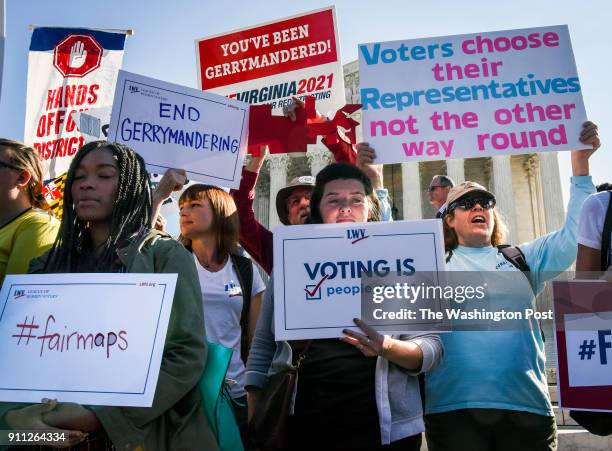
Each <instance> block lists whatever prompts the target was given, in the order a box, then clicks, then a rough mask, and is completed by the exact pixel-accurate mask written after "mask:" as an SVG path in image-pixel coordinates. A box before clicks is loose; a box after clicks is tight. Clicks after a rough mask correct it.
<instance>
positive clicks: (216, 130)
mask: <svg viewBox="0 0 612 451" xmlns="http://www.w3.org/2000/svg"><path fill="white" fill-rule="evenodd" d="M248 129H249V106H248V105H247V104H246V103H243V102H239V101H237V100H233V99H228V98H226V97H221V96H219V95H215V94H209V93H206V92H202V91H200V90H198V89H192V88H187V87H184V86H179V85H175V84H172V83H167V82H164V81H160V80H155V79H152V78H148V77H143V76H142V75H137V74H132V73H130V72H125V71H120V72H119V78H118V80H117V90H116V93H115V102H114V103H113V110H112V113H111V122H110V126H109V129H108V139H109V141H116V142H118V143H122V144H125V145H127V146H129V147H131V148H133V149H134V150H135V151H136V152H138V153H139V154H140V155H142V157H143V158H144V159H145V161H146V163H147V168H148V169H149V171H150V172H155V173H161V174H163V173H164V172H166V169H169V168H180V169H184V170H185V171H187V176H188V178H189V179H190V180H197V181H199V182H203V183H210V184H213V185H220V186H225V187H229V188H238V186H239V185H240V171H241V169H242V160H243V159H244V153H245V151H246V145H247V141H246V140H247V133H248Z"/></svg>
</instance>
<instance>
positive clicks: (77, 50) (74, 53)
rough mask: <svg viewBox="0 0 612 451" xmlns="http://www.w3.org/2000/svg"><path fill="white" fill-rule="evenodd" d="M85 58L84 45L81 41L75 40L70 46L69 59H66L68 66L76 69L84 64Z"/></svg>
mask: <svg viewBox="0 0 612 451" xmlns="http://www.w3.org/2000/svg"><path fill="white" fill-rule="evenodd" d="M86 59H87V50H85V45H84V44H83V42H81V41H77V42H75V43H74V44H73V45H72V47H71V48H70V59H69V60H68V67H70V68H73V69H77V68H79V67H81V66H82V65H83V64H85V60H86Z"/></svg>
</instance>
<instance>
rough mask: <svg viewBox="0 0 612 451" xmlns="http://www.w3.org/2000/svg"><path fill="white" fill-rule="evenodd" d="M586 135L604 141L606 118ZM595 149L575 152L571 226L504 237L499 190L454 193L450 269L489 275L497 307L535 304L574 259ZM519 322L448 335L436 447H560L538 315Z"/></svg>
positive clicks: (430, 414)
mask: <svg viewBox="0 0 612 451" xmlns="http://www.w3.org/2000/svg"><path fill="white" fill-rule="evenodd" d="M580 139H581V141H582V142H583V143H584V144H587V145H593V149H597V148H598V147H599V138H598V135H597V127H596V126H595V125H594V124H592V123H590V122H587V123H585V124H584V128H583V130H582V133H581V136H580ZM593 152H594V150H581V151H573V152H572V175H573V176H572V178H571V185H570V201H569V205H568V208H567V219H566V222H565V224H564V226H563V227H562V228H561V229H560V230H558V231H556V232H553V233H549V234H547V235H545V236H543V237H540V238H537V239H535V240H533V241H530V242H528V243H525V244H522V245H520V247H508V248H504V247H503V246H500V245H501V244H502V243H504V229H505V227H504V223H503V220H502V219H501V217H500V215H499V214H498V212H497V210H496V209H495V204H496V199H495V195H494V194H493V193H491V192H490V191H488V190H487V189H486V188H485V187H483V186H481V185H479V184H477V183H474V182H464V183H462V184H460V185H458V186H456V187H454V188H453V189H452V190H451V191H450V192H449V195H448V199H447V204H446V213H445V216H444V217H443V221H444V237H445V244H446V250H447V252H448V256H447V263H448V269H449V270H450V271H464V272H473V273H479V275H480V276H482V275H483V274H487V273H488V274H489V276H490V278H489V279H488V280H489V283H488V287H487V290H486V293H487V294H486V299H483V300H481V301H479V302H481V303H482V302H486V303H488V304H487V305H488V306H490V307H491V308H492V309H494V310H496V311H497V310H499V309H501V308H502V307H504V308H506V307H508V308H510V309H511V311H512V312H525V311H527V310H528V309H531V310H536V307H535V297H536V295H537V294H538V293H540V292H541V291H542V290H543V288H544V283H545V282H547V281H548V280H550V279H552V278H553V277H554V276H555V275H557V274H559V273H560V272H562V271H564V270H566V269H567V268H569V267H570V265H571V264H572V262H573V261H574V258H575V256H576V249H577V242H576V234H577V229H578V215H579V213H580V208H581V206H582V204H583V202H584V201H585V199H586V198H587V196H588V195H589V194H591V193H592V192H593V191H595V187H594V186H593V182H592V181H591V177H590V176H589V158H590V156H591V154H592V153H593ZM508 250H512V252H508ZM521 270H522V271H523V274H520V273H519V271H521ZM512 272H515V274H516V275H513V274H512ZM461 277H465V274H463V275H462V276H461ZM491 278H494V280H495V283H491V280H492V279H491ZM509 280H510V283H507V282H508V281H509ZM504 281H505V283H506V284H505V285H504V284H503V283H502V282H504ZM480 305H482V304H480ZM512 323H513V324H514V326H513V327H512V329H511V330H510V329H508V328H507V327H506V328H505V330H493V331H491V330H485V331H483V330H470V331H454V332H452V333H448V334H441V339H442V341H443V343H444V349H445V358H444V360H443V361H442V363H441V364H440V366H439V367H438V368H437V369H435V370H433V371H432V372H430V373H428V374H427V377H426V382H425V388H426V394H425V399H426V416H425V425H426V432H427V444H428V448H429V450H431V451H441V450H445V451H454V450H457V451H459V450H470V451H471V450H491V451H496V450H515V449H521V450H534V451H535V450H542V451H545V450H555V449H556V448H557V436H556V425H555V416H554V413H553V409H552V404H551V401H550V396H549V393H548V386H547V379H546V374H545V360H546V358H545V353H544V342H543V337H542V334H541V331H540V326H539V323H538V321H537V320H536V319H535V318H534V317H533V316H532V317H531V318H526V317H524V318H522V319H519V320H518V321H516V322H515V321H513V322H512ZM505 324H506V325H507V324H508V323H505Z"/></svg>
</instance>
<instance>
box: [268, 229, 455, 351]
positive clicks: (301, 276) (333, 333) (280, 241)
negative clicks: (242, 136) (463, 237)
mask: <svg viewBox="0 0 612 451" xmlns="http://www.w3.org/2000/svg"><path fill="white" fill-rule="evenodd" d="M273 233H274V314H275V316H274V321H275V323H274V324H275V336H276V340H301V339H310V338H331V337H340V336H342V330H343V329H346V328H354V326H355V324H354V323H353V318H359V317H361V316H362V294H363V293H362V292H368V293H369V292H370V291H372V289H373V287H371V286H369V285H364V284H363V283H362V282H363V280H364V278H365V277H366V276H368V275H374V276H379V277H384V276H387V275H392V276H393V275H395V276H398V277H404V278H405V280H408V281H411V280H414V277H413V276H414V275H415V274H416V273H418V272H420V271H426V272H428V273H429V274H431V273H434V274H437V273H438V272H439V271H444V270H445V267H446V266H445V262H444V239H443V237H442V227H441V223H440V221H438V220H434V219H429V220H423V221H395V222H386V223H381V222H377V223H342V224H319V225H304V226H292V227H277V228H275V229H274V231H273ZM394 280H396V279H394ZM363 319H364V321H366V322H371V321H368V319H367V318H363Z"/></svg>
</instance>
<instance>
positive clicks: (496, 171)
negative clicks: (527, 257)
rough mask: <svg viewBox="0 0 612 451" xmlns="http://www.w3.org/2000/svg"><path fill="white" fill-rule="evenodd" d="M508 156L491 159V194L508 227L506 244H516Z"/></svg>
mask: <svg viewBox="0 0 612 451" xmlns="http://www.w3.org/2000/svg"><path fill="white" fill-rule="evenodd" d="M510 158H511V157H510V155H501V156H498V157H492V160H493V162H492V172H493V194H495V198H496V199H497V207H496V208H497V209H498V210H499V211H500V212H501V213H502V215H503V216H504V219H505V220H506V224H507V225H508V229H509V230H508V236H507V237H506V242H507V243H508V244H518V243H517V242H516V241H517V239H518V237H517V230H516V227H517V225H516V212H515V209H514V193H513V189H512V162H511V159H510Z"/></svg>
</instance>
